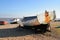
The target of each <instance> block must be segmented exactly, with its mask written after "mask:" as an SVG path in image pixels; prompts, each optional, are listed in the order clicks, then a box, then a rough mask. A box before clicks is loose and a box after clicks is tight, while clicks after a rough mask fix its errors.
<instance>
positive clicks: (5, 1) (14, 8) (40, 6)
mask: <svg viewBox="0 0 60 40" xmlns="http://www.w3.org/2000/svg"><path fill="white" fill-rule="evenodd" d="M45 10H48V11H51V10H55V11H56V18H60V15H59V14H60V0H0V18H11V17H13V18H15V17H16V18H18V17H19V18H21V17H25V16H32V15H37V14H38V13H39V14H40V13H42V12H44V11H45Z"/></svg>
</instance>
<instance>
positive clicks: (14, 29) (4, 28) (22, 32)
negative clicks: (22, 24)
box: [0, 24, 59, 40]
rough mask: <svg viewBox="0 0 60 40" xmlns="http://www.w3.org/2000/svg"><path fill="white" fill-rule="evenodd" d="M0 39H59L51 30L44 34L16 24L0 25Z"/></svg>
mask: <svg viewBox="0 0 60 40" xmlns="http://www.w3.org/2000/svg"><path fill="white" fill-rule="evenodd" d="M0 40H59V38H58V37H57V35H56V37H55V34H54V33H53V32H52V33H50V32H46V33H44V34H40V33H36V34H35V32H34V31H32V30H28V29H22V28H20V29H19V28H18V24H8V25H0Z"/></svg>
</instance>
